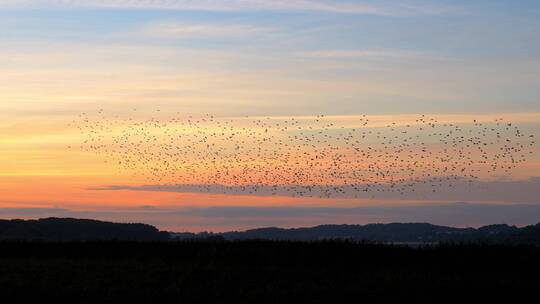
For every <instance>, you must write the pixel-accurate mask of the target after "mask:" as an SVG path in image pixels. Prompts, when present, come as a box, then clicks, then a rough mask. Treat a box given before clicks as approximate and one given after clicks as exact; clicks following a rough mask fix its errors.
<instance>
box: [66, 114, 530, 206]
mask: <svg viewBox="0 0 540 304" xmlns="http://www.w3.org/2000/svg"><path fill="white" fill-rule="evenodd" d="M155 116H156V117H153V118H149V119H140V118H136V117H127V118H121V117H118V116H112V117H108V116H106V115H105V114H104V112H103V110H100V111H98V112H97V114H93V115H89V114H86V113H83V114H81V115H80V116H79V117H78V119H77V120H74V121H73V123H72V125H73V126H74V127H76V128H78V130H79V132H80V134H81V143H80V145H78V146H74V147H70V148H72V149H73V148H77V149H82V150H83V151H86V152H91V153H95V154H97V155H99V156H102V157H103V158H104V160H105V161H107V162H109V163H112V164H113V165H115V166H117V167H118V168H119V169H120V170H127V171H129V172H132V173H133V174H135V175H138V176H141V177H143V178H145V179H146V182H147V183H150V184H156V185H166V186H167V187H169V188H170V187H178V188H179V189H181V188H182V187H183V188H184V189H186V188H188V189H189V191H190V192H215V191H216V189H218V190H217V191H218V192H221V193H224V194H227V193H235V194H238V193H243V194H264V195H287V196H309V197H313V196H318V197H328V198H329V197H334V196H343V195H345V194H346V195H348V196H350V197H363V196H365V195H366V194H370V195H372V196H375V195H377V193H381V192H393V193H397V194H401V195H405V194H407V193H412V192H415V191H417V190H418V189H420V188H422V187H423V189H425V188H426V187H427V188H428V189H429V191H432V192H436V191H439V190H440V189H441V188H442V187H445V188H451V187H453V185H454V184H455V183H458V182H468V183H471V182H473V181H475V180H477V179H478V178H479V177H482V176H488V175H489V176H494V175H506V174H510V173H511V171H512V170H513V169H514V168H516V167H517V166H518V165H519V164H520V163H523V162H524V161H526V159H527V157H528V155H529V154H532V153H533V147H534V145H535V141H534V136H533V135H526V134H524V133H523V132H522V131H521V130H520V129H519V128H518V127H517V126H516V125H514V124H512V123H511V122H507V121H504V120H503V119H502V118H497V119H495V120H493V121H490V122H486V121H482V122H479V121H476V120H474V121H471V122H468V123H461V124H459V123H443V122H439V121H438V120H437V119H434V118H429V117H427V116H425V115H421V116H418V117H417V118H416V119H413V120H412V121H410V122H406V123H405V122H389V123H386V124H385V125H381V124H380V123H377V124H373V125H372V122H371V121H370V117H368V116H366V115H362V116H355V117H354V121H353V122H352V123H351V119H348V120H347V123H345V122H344V121H343V120H342V119H340V118H339V117H327V116H324V115H318V116H313V117H296V118H294V117H291V118H281V117H247V116H246V117H241V118H218V117H215V116H213V115H210V114H205V115H202V116H199V117H192V116H188V117H181V116H180V114H178V116H176V115H175V117H168V118H159V117H158V115H157V113H156V115H155Z"/></svg>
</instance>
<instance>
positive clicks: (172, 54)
mask: <svg viewBox="0 0 540 304" xmlns="http://www.w3.org/2000/svg"><path fill="white" fill-rule="evenodd" d="M539 96H540V3H539V2H538V1H534V0H530V1H529V0H522V1H510V0H507V1H503V0H478V1H476V0H473V1H460V0H456V1H435V0H434V1H427V0H425V1H420V0H404V1H361V0H358V1H356V0H346V1H345V0H333V1H323V0H287V1H285V0H283V1H281V0H275V1H274V0H266V1H265V0H199V1H189V0H129V1H128V0H0V218H40V217H49V216H58V217H63V216H70V217H81V218H96V219H102V220H113V221H120V222H145V223H149V224H153V225H156V226H158V227H159V228H162V229H169V230H173V231H204V230H212V231H223V230H231V229H247V228H253V227H262V226H282V227H298V226H311V225H317V224H330V223H359V224H365V223H372V222H395V221H399V222H417V221H421V222H432V223H435V224H445V225H455V226H478V225H483V224H492V223H509V224H516V225H526V224H532V223H536V222H539V221H540V201H539V200H538V198H540V149H539V146H538V145H536V146H534V147H532V148H531V149H533V150H532V151H533V152H534V153H532V154H530V156H529V157H528V159H527V161H526V162H524V163H521V164H520V165H519V167H518V168H516V169H515V170H514V171H513V172H512V174H511V175H509V176H501V175H489V174H486V175H484V176H482V179H481V180H479V181H478V183H479V185H478V188H477V189H476V190H475V189H473V190H463V189H457V190H453V191H443V192H438V193H436V194H434V195H430V196H423V197H420V196H408V197H400V196H395V195H382V196H378V197H366V198H357V199H354V198H348V197H335V198H317V197H303V198H293V197H290V196H287V195H278V196H264V195H249V194H245V195H244V194H242V195H232V194H226V193H189V191H178V190H177V189H167V188H166V187H165V188H159V187H157V184H155V183H149V182H148V181H146V180H144V179H141V177H139V176H133V174H131V173H132V172H124V171H119V170H118V168H117V167H115V166H114V165H112V164H111V163H110V162H106V160H107V159H105V158H104V157H103V156H99V155H96V154H95V153H91V152H88V151H85V150H83V149H71V148H69V147H71V146H74V147H76V146H78V145H79V143H80V141H81V134H80V132H79V130H78V129H77V128H76V127H74V125H76V124H77V122H78V121H80V117H81V116H80V115H81V113H85V115H86V114H88V115H90V116H91V117H94V118H97V117H99V115H98V114H99V113H101V112H105V113H107V115H109V117H116V116H117V117H122V118H127V117H130V118H133V119H135V120H141V121H142V120H148V119H150V118H154V117H158V118H159V117H168V118H170V117H171V116H175V115H180V116H182V117H188V116H189V115H193V116H195V117H200V116H203V115H206V114H208V113H209V114H212V115H213V116H215V117H216V118H219V119H225V118H227V119H234V120H239V119H242V118H243V117H245V116H249V117H265V118H270V119H272V120H273V121H278V120H280V119H287V118H293V117H294V118H296V119H303V118H304V119H306V118H311V117H315V116H317V115H321V114H324V115H325V116H326V117H329V119H332V121H335V122H337V123H338V124H343V125H347V124H350V121H351V119H353V118H355V117H361V115H367V116H368V117H371V118H372V121H373V123H374V124H373V125H372V127H373V128H377V127H379V126H378V125H377V123H379V124H380V125H381V126H382V125H385V124H388V123H391V122H396V121H397V122H398V124H400V123H401V124H406V123H410V122H414V119H415V118H416V117H418V116H419V115H422V114H425V115H429V116H430V117H435V118H436V119H438V120H439V121H443V122H446V123H455V124H471V123H472V121H473V120H476V121H478V122H486V123H487V122H492V121H493V120H494V119H497V118H499V117H502V118H504V120H505V121H508V122H511V123H513V124H515V125H517V126H519V127H520V130H522V131H523V132H525V133H526V134H530V135H534V136H535V137H536V138H538V137H540V99H539ZM173 113H177V114H173ZM74 121H75V124H74ZM115 127H118V128H119V127H120V126H115ZM248 127H249V126H248Z"/></svg>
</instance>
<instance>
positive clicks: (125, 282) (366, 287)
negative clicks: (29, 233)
mask: <svg viewBox="0 0 540 304" xmlns="http://www.w3.org/2000/svg"><path fill="white" fill-rule="evenodd" d="M539 271H540V249H539V248H534V247H508V246H506V247H505V246H494V245H490V246H487V245H486V246H483V245H461V246H460V245H451V246H450V245H448V246H438V247H425V248H416V249H414V248H407V247H392V246H384V245H372V244H362V243H352V242H342V241H340V242H333V241H328V242H312V243H301V242H271V241H242V242H223V241H196V242H195V241H192V242H191V241H190V242H188V241H186V242H155V243H150V242H146V243H144V242H87V243H32V242H28V243H16V242H4V243H0V286H1V294H2V297H3V298H4V299H14V298H16V299H18V300H24V299H27V300H43V299H50V298H54V299H68V300H71V301H74V302H75V303H81V302H98V303H103V302H118V301H122V302H124V301H132V302H152V303H163V302H206V301H210V300H214V301H216V300H217V302H222V301H224V300H227V299H229V300H234V301H236V302H239V301H240V302H251V303H261V302H264V303H267V302H274V303H283V302H285V301H292V300H296V301H300V300H303V301H307V302H310V303H328V302H335V301H338V300H345V299H346V298H347V297H350V296H352V297H353V299H357V300H364V299H378V300H383V299H394V300H398V299H422V300H430V299H441V300H443V299H444V300H447V299H452V298H454V299H456V300H457V299H462V298H463V297H465V295H467V296H466V297H467V298H469V299H470V297H471V296H472V297H479V298H484V299H485V298H487V297H497V298H502V297H505V298H509V299H514V300H515V299H517V298H519V297H523V296H527V295H533V296H534V295H535V294H537V292H538V291H537V290H538V286H540V276H539V275H538V274H539V273H540V272H539ZM340 302H341V301H340ZM4 303H7V302H4ZM11 303H13V302H11Z"/></svg>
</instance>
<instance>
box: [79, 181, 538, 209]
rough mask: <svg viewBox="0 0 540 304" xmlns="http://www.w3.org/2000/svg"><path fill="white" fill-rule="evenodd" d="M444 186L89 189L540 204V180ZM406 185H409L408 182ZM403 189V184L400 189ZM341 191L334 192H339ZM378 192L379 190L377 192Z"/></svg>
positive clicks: (248, 186) (155, 186) (147, 186)
mask: <svg viewBox="0 0 540 304" xmlns="http://www.w3.org/2000/svg"><path fill="white" fill-rule="evenodd" d="M440 183H441V187H439V188H436V192H432V190H433V188H432V187H431V186H429V184H426V185H422V184H419V185H418V186H417V187H416V188H415V192H414V193H412V192H408V193H405V194H400V193H397V192H395V191H389V190H390V189H391V188H392V186H391V185H386V184H371V185H369V187H371V189H372V190H371V191H370V192H358V191H356V190H355V189H354V188H353V187H352V186H339V187H338V186H333V185H322V186H311V187H310V186H294V189H295V191H292V190H290V189H291V187H290V186H286V185H285V186H267V185H244V186H224V185H215V184H212V185H210V184H209V185H143V186H126V185H111V186H105V187H100V188H92V189H89V190H105V191H114V190H131V191H158V192H177V193H205V194H227V195H250V196H274V195H278V196H295V195H298V192H296V191H299V190H301V191H302V192H303V193H306V194H305V195H306V196H308V197H317V196H321V197H324V196H325V194H326V193H329V192H332V191H333V192H332V193H334V194H332V196H331V197H332V198H334V199H335V198H342V199H343V198H345V199H347V198H349V199H351V198H370V197H373V195H374V192H375V193H377V194H376V196H374V197H375V198H377V199H398V200H399V199H407V200H441V201H476V202H482V201H483V202H506V203H533V202H537V200H538V197H539V195H540V190H539V189H540V178H539V177H531V178H529V179H527V180H510V179H498V180H485V181H477V182H474V183H472V184H470V183H469V182H467V181H466V180H465V179H459V180H456V181H453V182H442V181H441V182H440ZM403 184H407V182H404V183H403ZM355 186H356V187H357V188H362V189H363V188H366V187H367V186H368V185H367V184H359V185H355ZM397 187H399V185H398V186H397ZM338 188H339V190H340V191H334V190H336V189H338ZM375 190H376V191H375Z"/></svg>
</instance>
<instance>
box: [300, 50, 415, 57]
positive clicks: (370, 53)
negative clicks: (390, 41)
mask: <svg viewBox="0 0 540 304" xmlns="http://www.w3.org/2000/svg"><path fill="white" fill-rule="evenodd" d="M298 55H299V56H300V57H307V58H316V59H321V58H329V59H330V58H332V59H335V58H363V57H370V58H374V57H395V58H414V57H420V56H422V54H419V53H418V52H411V51H403V50H386V49H369V50H321V51H307V52H301V53H299V54H298Z"/></svg>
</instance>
